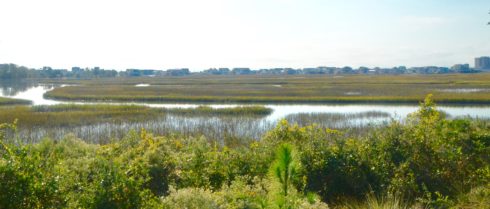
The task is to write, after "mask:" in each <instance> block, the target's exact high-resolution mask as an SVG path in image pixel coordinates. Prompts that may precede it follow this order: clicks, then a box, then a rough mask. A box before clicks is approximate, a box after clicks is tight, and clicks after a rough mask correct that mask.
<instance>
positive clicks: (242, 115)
mask: <svg viewBox="0 0 490 209" xmlns="http://www.w3.org/2000/svg"><path fill="white" fill-rule="evenodd" d="M271 111H272V110H271V109H269V108H265V107H261V106H250V107H233V108H219V109H215V108H210V107H205V106H200V107H197V108H150V107H146V106H137V105H76V104H63V105H52V106H32V107H26V106H25V107H24V106H15V107H3V108H0V121H1V122H0V123H8V122H12V121H14V120H18V127H19V134H20V136H22V138H24V139H26V140H27V141H29V142H36V141H39V140H40V139H42V138H43V137H52V138H54V139H61V138H62V137H63V136H64V135H66V134H69V133H73V134H75V135H76V136H77V137H79V138H82V139H85V140H87V141H90V142H94V143H99V142H102V143H103V142H107V141H108V140H109V139H112V138H121V137H122V136H123V135H124V134H125V133H127V131H128V130H131V129H133V130H140V129H142V128H145V129H148V130H151V131H153V132H154V133H158V134H161V135H169V134H173V133H179V134H180V135H183V136H190V135H205V136H207V137H209V138H212V139H221V141H224V139H232V138H237V137H240V138H258V137H260V134H261V133H263V132H265V131H266V129H267V128H269V126H268V125H263V124H262V123H263V121H262V120H261V119H262V118H263V117H265V116H267V115H268V114H270V113H271ZM257 127H262V128H257Z"/></svg>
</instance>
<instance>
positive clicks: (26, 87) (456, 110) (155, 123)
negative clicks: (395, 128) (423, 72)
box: [0, 82, 490, 141]
mask: <svg viewBox="0 0 490 209" xmlns="http://www.w3.org/2000/svg"><path fill="white" fill-rule="evenodd" d="M61 86H63V85H47V84H32V83H11V84H8V83H4V82H3V83H0V96H3V97H11V98H18V99H27V100H31V101H32V102H33V104H34V105H54V104H100V103H94V102H90V103H89V102H65V101H55V100H50V99H45V98H43V94H44V93H45V92H47V91H49V90H52V89H54V88H57V87H61ZM141 87H142V88H144V87H145V86H143V85H142V86H141ZM104 104H138V105H146V106H150V107H165V108H193V107H198V106H200V105H202V104H189V103H187V104H178V103H171V104H168V103H161V104H154V103H151V104H149V103H104ZM247 105H250V104H209V105H208V106H211V107H213V108H227V107H236V106H247ZM264 106H266V107H268V108H271V109H272V110H273V112H272V114H270V115H268V116H266V117H264V118H257V117H255V118H244V117H230V116H229V117H220V118H215V117H213V118H210V117H207V118H203V117H189V116H186V117H182V116H172V115H168V116H165V117H162V118H160V119H158V120H152V121H146V122H139V123H121V124H93V125H88V126H82V127H78V128H70V129H66V130H65V129H63V128H57V129H53V130H24V133H23V135H27V136H29V138H30V140H32V141H36V140H39V139H41V138H42V137H45V136H51V137H55V138H61V137H63V135H65V134H67V133H74V134H75V135H76V136H77V137H80V138H82V139H89V140H92V141H99V139H100V140H103V139H107V138H119V137H121V136H123V135H124V134H125V133H126V132H127V130H129V129H135V130H138V129H140V128H145V129H147V130H150V131H153V132H154V133H156V134H165V133H168V132H172V131H176V132H179V133H184V134H189V135H190V133H191V132H193V131H196V130H197V131H199V132H201V133H204V134H205V135H206V136H207V137H210V138H214V139H223V138H225V137H226V136H236V137H246V138H255V139H258V138H260V136H261V135H262V134H264V133H265V132H266V131H267V130H270V129H271V128H272V127H274V126H275V124H276V123H277V121H278V120H280V119H283V118H287V117H288V116H289V117H288V118H295V117H291V116H295V115H298V114H301V113H311V114H313V113H318V114H326V115H327V114H328V115H336V114H337V115H338V114H341V115H344V116H346V118H348V119H346V120H348V121H334V120H331V121H326V123H324V124H326V126H328V127H329V128H342V127H346V126H349V127H351V126H353V127H362V126H366V125H369V124H380V123H383V122H386V121H388V120H390V119H391V118H395V119H399V120H401V119H403V118H405V117H406V116H407V115H408V114H410V113H412V112H414V111H416V110H417V108H418V106H417V105H393V104H391V105H383V104H265V105H264ZM439 109H440V110H443V111H445V112H446V113H448V114H449V115H450V116H451V117H467V116H469V117H473V118H490V105H488V106H439ZM366 112H379V113H383V114H382V115H380V116H375V117H352V116H350V115H354V114H360V113H366ZM387 115H389V117H387ZM329 117H330V116H329ZM326 118H327V119H325V120H328V117H326ZM303 121H304V120H303Z"/></svg>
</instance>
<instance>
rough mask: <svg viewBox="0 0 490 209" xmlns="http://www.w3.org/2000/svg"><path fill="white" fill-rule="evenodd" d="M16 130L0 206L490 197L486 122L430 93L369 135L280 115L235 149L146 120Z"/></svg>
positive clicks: (480, 203) (386, 203)
mask: <svg viewBox="0 0 490 209" xmlns="http://www.w3.org/2000/svg"><path fill="white" fill-rule="evenodd" d="M77 108H78V107H77ZM130 108H133V107H130ZM62 109H63V108H62ZM82 109H83V108H82ZM50 111H51V112H52V111H53V110H49V111H45V112H50ZM369 115H381V114H379V113H374V114H373V113H370V114H368V116H369ZM14 131H15V126H14V125H10V124H2V125H0V181H1V182H2V184H0V191H2V192H1V193H0V208H190V209H194V208H210V209H220V208H254V209H255V208H257V209H259V208H262V209H263V208H274V209H277V208H305V209H312V208H315V209H326V208H334V209H335V208H339V209H340V208H373V209H378V208H390V209H402V208H403V209H404V208H488V204H489V202H488V200H489V199H490V155H489V153H490V137H489V136H490V124H489V123H488V122H485V121H475V120H470V119H458V120H448V119H445V118H443V117H441V114H440V112H438V111H437V110H436V109H435V107H434V105H433V103H432V101H431V100H430V99H427V100H426V101H425V103H424V104H422V105H421V107H420V109H419V111H418V112H416V113H414V114H413V115H411V116H410V117H409V119H408V120H407V123H405V124H400V123H398V122H396V121H393V122H392V123H391V124H389V125H388V126H386V127H381V128H375V129H372V130H370V132H369V134H367V135H366V136H364V137H350V136H346V135H345V134H344V133H343V132H342V131H339V130H331V129H323V128H319V127H317V126H305V127H301V126H298V125H292V124H289V123H287V122H286V121H282V122H281V123H280V124H278V125H277V127H275V128H274V129H273V130H271V131H270V132H268V133H267V134H266V135H264V136H263V138H262V139H261V140H258V141H250V142H248V144H246V145H244V146H240V147H234V148H232V147H226V146H221V145H220V144H217V143H215V142H210V141H207V140H206V139H204V138H192V137H189V138H186V137H162V136H154V135H152V134H150V133H149V132H147V131H146V130H141V131H138V132H129V133H127V134H126V135H125V136H124V137H123V138H121V140H119V141H113V142H111V143H109V144H104V145H99V144H89V143H86V142H83V141H81V140H79V139H76V138H74V137H70V136H67V137H66V138H65V139H63V140H61V141H54V140H51V139H45V140H44V141H42V142H40V143H35V144H23V143H21V142H19V140H18V139H15V138H9V137H4V133H9V132H14ZM327 204H328V206H327Z"/></svg>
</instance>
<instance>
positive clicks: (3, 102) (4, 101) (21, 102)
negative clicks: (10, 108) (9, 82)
mask: <svg viewBox="0 0 490 209" xmlns="http://www.w3.org/2000/svg"><path fill="white" fill-rule="evenodd" d="M28 104H31V101H28V100H23V99H12V98H6V97H0V106H2V105H28Z"/></svg>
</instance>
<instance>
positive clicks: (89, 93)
mask: <svg viewBox="0 0 490 209" xmlns="http://www.w3.org/2000/svg"><path fill="white" fill-rule="evenodd" d="M489 79H490V74H472V75H461V74H458V75H431V76H423V75H403V76H366V75H363V76H361V75H356V76H343V77H334V76H235V77H233V76H202V77H193V76H190V77H182V78H133V79H129V78H125V79H112V80H89V81H69V82H73V83H76V84H80V85H78V86H67V87H63V88H57V89H54V90H53V91H50V92H48V93H46V95H45V96H46V97H48V98H54V99H63V100H102V101H109V100H112V101H146V102H243V103H254V102H257V103H261V102H272V103H274V102H281V103H298V102H300V103H325V102H331V103H356V102H378V103H380V102H382V103H418V102H419V101H421V100H422V99H423V97H424V96H425V95H427V94H433V95H434V99H435V101H437V102H439V103H489V102H490V83H488V82H487V81H488V80H489ZM139 83H145V84H150V86H148V87H144V88H141V87H136V86H135V85H136V84H139ZM102 85H103V88H101V86H102ZM464 89H478V90H479V91H465V90H464Z"/></svg>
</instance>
